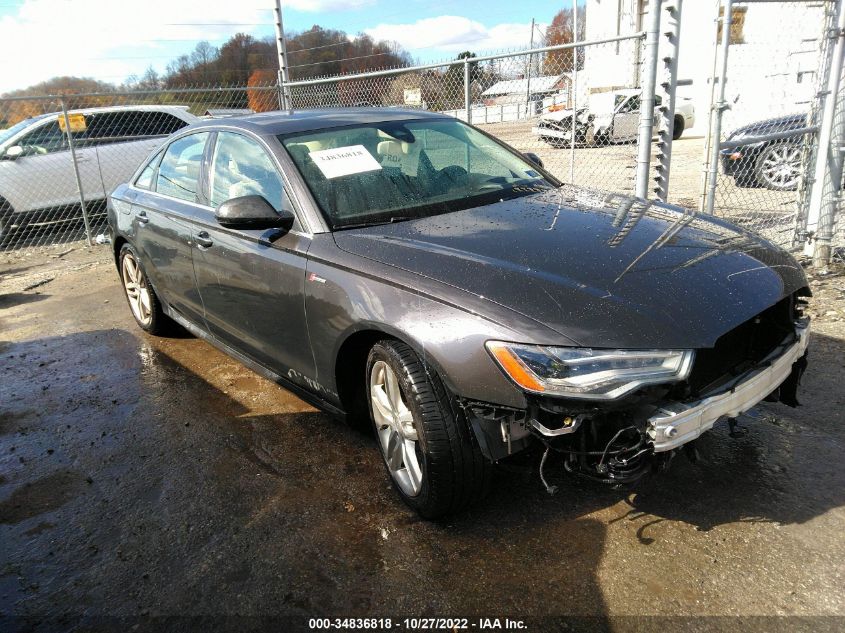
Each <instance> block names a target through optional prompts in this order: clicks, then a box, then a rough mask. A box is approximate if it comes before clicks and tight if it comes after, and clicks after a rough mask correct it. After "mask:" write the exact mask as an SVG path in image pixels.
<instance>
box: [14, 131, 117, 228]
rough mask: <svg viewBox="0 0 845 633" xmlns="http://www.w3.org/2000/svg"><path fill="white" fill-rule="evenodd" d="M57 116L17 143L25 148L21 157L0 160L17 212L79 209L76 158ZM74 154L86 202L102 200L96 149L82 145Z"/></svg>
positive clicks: (102, 194)
mask: <svg viewBox="0 0 845 633" xmlns="http://www.w3.org/2000/svg"><path fill="white" fill-rule="evenodd" d="M58 116H61V115H57V116H56V117H55V118H54V117H49V118H48V119H47V120H46V122H44V123H42V124H41V125H40V126H39V127H37V128H35V129H34V130H32V131H31V132H29V133H27V134H25V135H24V136H22V137H21V138H20V139H18V141H17V143H16V144H17V145H20V146H21V148H23V154H22V155H21V156H20V157H18V158H17V159H15V160H4V161H0V179H2V181H3V183H4V186H3V195H4V196H5V197H6V198H7V199H8V200H9V202H10V204H11V205H12V207H13V208H14V209H15V210H16V211H33V210H37V209H50V210H53V211H54V212H55V213H61V212H62V210H63V209H65V208H67V207H69V206H73V207H79V206H80V202H79V189H78V187H77V183H76V174H75V173H74V168H73V159H72V157H71V153H70V148H69V147H68V142H67V136H66V134H65V132H64V131H63V130H62V129H61V127H60V126H59V120H58ZM75 136H76V134H75ZM75 153H76V163H77V165H78V167H79V177H80V180H81V182H82V192H83V194H84V198H85V200H86V201H92V200H102V199H103V197H104V196H105V193H104V191H103V181H102V179H101V178H100V169H99V166H98V164H97V152H96V150H95V149H94V148H93V147H86V146H85V144H84V143H82V142H80V143H79V145H78V146H77V147H75ZM77 210H78V209H77ZM76 217H78V215H77V216H76ZM52 219H63V218H52Z"/></svg>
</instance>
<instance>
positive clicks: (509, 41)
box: [365, 15, 543, 53]
mask: <svg viewBox="0 0 845 633" xmlns="http://www.w3.org/2000/svg"><path fill="white" fill-rule="evenodd" d="M540 26H541V27H542V26H543V25H540ZM365 32H366V33H367V34H368V35H370V36H372V37H373V38H375V39H376V40H387V41H395V42H398V43H399V44H401V45H402V46H403V47H404V48H406V49H408V50H411V51H414V50H418V49H440V50H442V51H444V52H446V53H454V52H460V51H465V50H472V51H491V50H498V49H503V48H525V47H527V46H528V43H529V41H530V38H531V24H530V23H527V24H512V23H506V24H497V25H495V26H492V27H487V26H485V25H483V24H482V23H481V22H477V21H476V20H470V19H469V18H465V17H461V16H457V15H441V16H438V17H435V18H425V19H422V20H417V21H416V22H413V23H411V24H379V25H378V26H375V27H373V28H371V29H366V31H365Z"/></svg>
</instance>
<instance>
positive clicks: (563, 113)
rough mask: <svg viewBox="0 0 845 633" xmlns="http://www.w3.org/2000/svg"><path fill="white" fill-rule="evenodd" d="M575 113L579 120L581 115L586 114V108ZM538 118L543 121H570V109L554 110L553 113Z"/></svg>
mask: <svg viewBox="0 0 845 633" xmlns="http://www.w3.org/2000/svg"><path fill="white" fill-rule="evenodd" d="M575 112H576V114H577V115H578V117H579V118H580V117H581V116H582V115H583V114H585V113H586V112H587V108H578V109H577V110H576V111H575ZM540 118H541V119H542V120H544V121H563V120H565V119H571V118H572V108H569V109H567V110H556V111H555V112H547V113H546V114H544V115H543V116H541V117H540Z"/></svg>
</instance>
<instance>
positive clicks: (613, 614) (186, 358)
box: [0, 251, 845, 630]
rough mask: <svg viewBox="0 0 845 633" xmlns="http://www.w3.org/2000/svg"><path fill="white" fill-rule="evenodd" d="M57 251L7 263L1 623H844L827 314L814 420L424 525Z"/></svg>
mask: <svg viewBox="0 0 845 633" xmlns="http://www.w3.org/2000/svg"><path fill="white" fill-rule="evenodd" d="M86 257H87V259H86ZM71 260H72V261H69V262H66V263H64V264H62V265H61V266H57V267H56V270H57V272H56V274H55V275H53V277H52V279H51V280H50V281H47V282H44V283H43V284H41V285H39V286H37V287H35V288H32V289H30V290H24V288H25V287H26V286H27V285H28V284H27V282H26V280H27V279H30V280H31V279H39V278H38V277H32V275H33V274H36V273H37V274H39V275H42V276H43V278H44V279H47V278H48V277H50V275H49V274H45V273H43V271H44V268H43V267H40V268H36V267H33V269H32V270H29V271H27V270H26V268H27V266H22V265H17V266H14V267H13V266H11V265H9V264H8V263H7V264H6V265H5V266H4V267H3V268H0V275H2V278H0V340H2V343H0V534H2V536H0V561H1V563H0V564H2V566H0V615H2V616H25V618H26V619H13V620H5V622H6V625H7V626H8V627H9V628H10V629H11V630H15V629H19V630H96V627H95V628H94V629H89V628H84V627H82V628H80V626H81V625H79V618H93V619H94V620H93V621H97V618H99V617H101V616H110V617H114V616H118V617H127V618H133V620H130V622H134V623H135V625H137V623H138V622H140V623H142V624H143V623H145V622H146V623H150V622H161V621H160V620H155V618H157V617H159V616H213V617H214V618H217V617H220V616H229V618H230V619H229V620H228V622H230V623H234V628H235V629H246V628H249V627H248V626H247V625H248V624H249V623H253V624H254V623H255V622H256V620H253V619H251V618H252V616H284V617H286V618H292V619H289V620H285V622H287V623H288V625H285V626H282V627H281V628H277V629H276V630H286V629H287V628H290V627H293V624H296V625H298V626H299V627H300V628H304V627H306V626H307V619H308V618H310V617H316V616H332V617H334V616H340V617H353V616H370V617H375V616H382V617H393V618H394V620H396V619H399V618H400V616H401V617H405V616H423V615H427V616H473V617H475V616H484V617H499V618H504V617H511V618H521V617H531V616H545V615H574V616H595V617H596V618H597V619H588V620H586V622H589V623H590V624H591V626H596V627H598V628H605V627H609V628H608V630H633V629H634V628H637V627H640V626H642V625H643V623H644V622H650V623H651V625H652V626H653V627H654V628H664V627H665V623H661V622H664V621H660V620H646V621H643V620H628V619H626V618H625V617H624V616H699V615H707V616H756V615H773V614H776V615H796V616H840V617H839V618H826V619H813V620H799V621H790V622H791V625H790V626H791V627H798V628H804V629H805V630H818V629H825V630H842V628H843V627H845V619H843V618H842V617H841V616H845V577H843V576H845V536H843V535H845V530H843V528H845V510H844V509H843V506H845V472H843V468H842V456H843V450H845V424H844V423H845V389H843V387H842V385H843V382H845V361H843V358H845V328H843V324H844V323H843V321H841V320H836V319H834V318H833V317H830V318H828V319H827V320H825V319H824V318H822V319H820V321H819V323H817V326H816V328H815V338H814V340H813V343H812V348H811V354H812V356H811V365H810V369H809V371H808V373H807V375H806V377H805V380H804V387H803V389H802V392H801V400H802V402H803V403H804V406H803V407H801V408H799V409H795V410H793V409H788V408H786V407H784V406H782V405H771V406H769V405H766V406H763V407H760V408H758V409H756V410H755V411H753V412H752V415H753V418H754V419H752V418H751V417H744V418H743V419H742V424H743V425H744V426H746V427H748V429H749V433H748V435H747V436H745V437H743V438H740V439H732V438H730V437H729V436H728V433H727V428H726V425H720V426H718V427H717V429H716V430H715V431H714V432H712V433H710V434H708V435H707V436H705V437H704V438H703V439H702V440H701V441H700V442H699V449H700V451H701V455H702V460H701V461H700V462H699V463H698V464H695V465H694V464H692V463H690V462H689V461H688V460H687V459H686V458H685V457H683V456H679V457H677V458H676V459H675V460H674V461H673V463H672V468H671V469H670V471H669V472H668V473H666V474H663V475H659V476H655V477H653V478H650V479H648V480H647V481H645V482H642V483H640V484H639V485H638V486H637V487H635V488H633V489H622V490H615V489H611V488H608V487H604V486H600V485H598V484H592V483H589V482H586V481H582V480H579V479H574V478H571V477H568V476H565V475H563V474H562V473H561V472H560V469H559V467H558V468H555V464H554V463H553V464H552V468H553V469H554V470H553V472H552V477H551V478H552V479H553V480H554V483H557V484H558V485H559V486H560V492H559V493H558V494H557V495H555V496H549V495H548V494H546V492H545V491H544V489H543V488H542V486H541V484H540V481H539V478H538V476H537V472H536V466H537V463H538V456H537V455H529V456H527V457H525V458H523V459H520V460H518V461H514V462H512V463H504V464H502V465H501V466H500V467H499V468H498V470H497V472H496V475H495V479H494V485H493V489H492V492H491V494H490V495H489V496H488V497H487V499H486V500H485V501H484V502H482V503H480V504H478V505H477V506H476V507H474V508H473V509H472V510H471V511H469V512H466V513H464V514H462V515H460V516H458V517H455V518H452V519H449V520H447V521H444V522H439V523H432V522H426V521H423V520H420V519H419V518H418V517H417V516H416V515H415V514H413V513H412V512H410V511H409V510H407V509H406V508H405V506H403V505H402V503H401V502H400V500H399V498H398V496H397V495H396V494H395V493H394V492H393V491H392V490H391V488H390V486H389V483H388V479H387V475H386V474H385V472H384V469H383V466H382V463H381V461H380V457H379V455H378V452H377V448H376V446H375V443H374V441H373V440H372V439H371V438H370V437H368V436H367V435H365V434H362V433H360V432H357V431H355V430H353V429H350V428H347V427H346V426H345V425H344V424H343V423H341V422H338V421H336V420H333V419H332V418H330V417H328V416H326V415H324V414H321V413H319V412H317V411H315V410H314V409H312V408H311V407H309V406H308V405H305V404H304V403H302V402H301V401H300V400H298V399H297V398H296V397H294V396H292V395H291V394H289V393H288V392H286V391H284V390H282V389H280V388H279V387H277V386H275V385H273V384H272V383H270V382H267V381H265V380H264V379H262V378H260V377H258V376H257V375H255V374H254V373H252V372H251V371H249V370H248V369H246V368H244V367H243V366H241V365H239V364H238V363H237V362H235V361H233V360H230V359H229V358H227V357H226V356H224V355H222V354H221V353H220V352H218V351H216V350H215V349H214V348H212V347H211V346H209V345H208V344H206V343H204V342H202V341H200V340H198V339H195V338H193V337H191V336H190V335H188V334H186V333H181V334H178V335H176V336H173V337H170V338H154V337H150V336H147V335H145V334H144V333H142V332H141V331H140V330H139V329H138V328H136V327H135V325H134V322H133V321H132V319H131V316H130V313H129V310H128V308H127V306H126V304H125V301H124V299H123V297H122V294H121V290H120V287H119V286H118V283H117V278H116V273H115V272H114V269H113V267H112V266H111V265H110V264H109V263H108V262H105V261H103V257H102V251H99V254H95V255H93V256H90V257H89V256H87V255H85V254H79V258H78V259H76V260H73V258H71ZM27 275H29V276H27ZM839 284H840V286H845V281H842V280H840V282H839ZM843 296H845V295H843ZM841 307H842V306H841V305H839V307H838V308H835V309H834V310H833V312H834V313H835V312H836V310H841ZM558 466H559V465H558ZM138 616H141V617H142V619H141V620H134V618H137V617H138ZM146 618H153V619H152V620H148V619H146ZM607 618H611V619H607ZM0 622H3V621H2V620H0ZM534 622H535V626H534V629H535V630H541V629H542V628H543V627H544V626H547V625H548V626H551V625H550V624H549V623H548V622H547V621H534ZM634 622H637V625H636V626H635V625H634ZM707 622H709V623H710V624H712V625H714V626H716V624H717V623H721V624H720V625H723V626H724V627H727V628H734V627H735V626H736V625H737V623H738V622H739V621H738V620H733V619H724V620H722V619H713V620H707ZM291 623H292V624H291ZM182 624H183V625H185V626H187V624H185V621H182ZM746 624H747V621H746ZM700 625H701V623H700V621H699V622H698V623H696V625H695V626H696V627H697V628H700ZM769 625H771V627H772V628H780V629H783V630H786V628H790V627H786V628H784V626H785V625H783V624H782V623H779V622H773V621H768V620H765V621H763V624H761V626H762V627H763V628H765V629H768V627H769ZM799 625H800V626H799ZM180 626H181V625H176V628H175V629H174V630H180ZM0 628H5V627H4V626H0ZM126 628H127V629H131V626H127V627H126ZM212 628H214V627H213V626H211V627H210V628H209V629H208V630H211V629H212ZM745 628H748V627H747V626H746V627H745ZM141 630H143V627H142V629H141Z"/></svg>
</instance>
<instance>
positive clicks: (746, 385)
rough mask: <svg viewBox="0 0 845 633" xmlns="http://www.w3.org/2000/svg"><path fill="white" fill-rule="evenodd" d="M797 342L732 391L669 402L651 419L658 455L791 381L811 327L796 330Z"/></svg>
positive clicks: (737, 413)
mask: <svg viewBox="0 0 845 633" xmlns="http://www.w3.org/2000/svg"><path fill="white" fill-rule="evenodd" d="M796 336H797V340H796V341H795V342H794V343H792V345H791V346H789V347H788V348H787V349H786V351H783V350H782V349H778V350H776V351H774V352H773V353H772V354H771V355H770V356H769V357H768V358H766V359H765V360H764V361H763V363H762V365H763V366H762V367H760V368H758V369H756V370H754V371H752V372H751V373H750V374H748V376H746V377H745V378H744V379H743V380H742V382H739V383H738V384H736V385H734V386H733V387H732V388H731V389H730V390H729V391H725V392H723V393H718V394H715V395H712V396H709V397H707V398H703V399H701V400H699V401H697V402H690V403H680V402H673V403H667V404H665V405H663V406H661V407H660V410H659V412H658V413H656V414H655V415H653V416H651V417H650V418H649V419H648V426H647V428H646V433H647V434H648V436H649V438H651V442H652V444H653V447H654V452H655V453H660V452H664V451H670V450H672V449H674V448H678V447H679V446H681V445H683V444H686V443H687V442H689V441H691V440H694V439H695V438H697V437H698V436H699V435H701V434H702V433H704V432H705V431H708V430H710V429H711V428H713V425H714V424H715V423H716V421H717V420H719V419H720V418H723V417H728V418H735V417H736V416H738V415H740V414H741V413H745V412H746V411H748V410H749V409H751V408H752V407H754V406H755V405H757V404H758V403H759V402H761V401H762V400H764V399H765V398H766V397H767V396H768V395H769V394H771V393H772V392H774V391H775V390H777V389H778V387H780V386H781V384H782V383H783V382H784V381H785V380H786V379H787V378H789V376H790V374H791V373H793V371H796V370H795V369H794V368H793V365H794V364H795V363H796V362H798V361H799V360H800V359H802V358H803V356H804V354H805V352H806V351H807V344H808V342H809V340H810V329H809V327H803V328H799V329H797V331H796Z"/></svg>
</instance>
